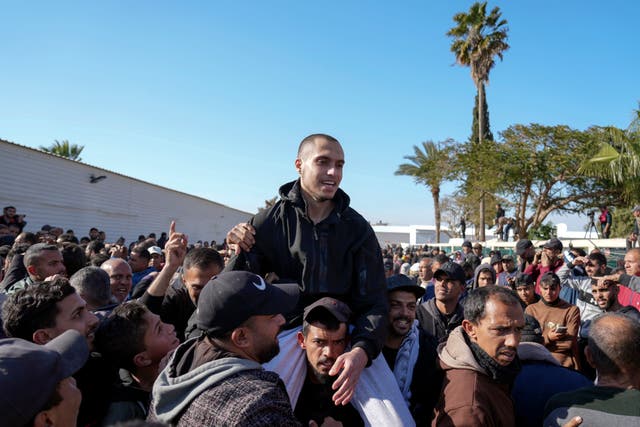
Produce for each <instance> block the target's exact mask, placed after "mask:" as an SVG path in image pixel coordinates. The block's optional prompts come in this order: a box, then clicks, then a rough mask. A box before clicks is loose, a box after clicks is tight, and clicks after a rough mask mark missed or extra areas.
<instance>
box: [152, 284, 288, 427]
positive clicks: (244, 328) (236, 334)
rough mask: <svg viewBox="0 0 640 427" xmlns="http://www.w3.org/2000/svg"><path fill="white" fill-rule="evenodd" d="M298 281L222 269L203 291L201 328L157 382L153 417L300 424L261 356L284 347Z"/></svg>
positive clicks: (200, 422)
mask: <svg viewBox="0 0 640 427" xmlns="http://www.w3.org/2000/svg"><path fill="white" fill-rule="evenodd" d="M298 296H299V290H298V286H297V285H296V284H278V285H271V284H269V283H266V282H265V281H264V280H263V279H262V278H261V277H260V276H257V275H255V274H252V273H249V272H245V271H232V272H227V273H222V274H219V275H218V276H216V277H214V278H213V279H211V281H210V282H209V283H208V284H207V286H205V287H204V289H203V290H202V292H201V293H200V298H199V299H198V309H197V310H198V311H197V313H198V314H197V318H198V328H200V329H201V330H202V331H203V334H202V335H201V336H200V337H199V338H193V339H190V340H188V341H186V342H185V343H183V344H182V345H180V346H179V347H178V348H177V349H176V350H175V352H174V353H173V355H172V357H171V359H170V360H169V363H168V364H167V366H166V368H165V369H164V370H163V371H162V372H161V373H160V375H159V376H158V379H157V380H156V382H155V384H154V385H153V392H152V403H151V408H150V411H149V420H152V421H156V420H157V421H161V422H164V423H167V424H171V425H173V426H178V427H180V426H212V425H246V426H269V427H273V426H297V425H298V422H297V421H296V419H295V417H294V415H293V411H292V409H291V403H290V402H289V397H288V395H287V391H286V389H285V387H284V384H283V383H282V381H281V380H280V378H279V377H278V375H277V374H276V373H274V372H269V371H265V370H264V369H263V368H262V366H261V364H262V363H265V362H268V361H269V360H271V359H272V358H273V357H275V356H276V355H277V354H278V352H279V351H280V347H279V344H278V332H279V331H280V328H281V327H282V326H283V325H284V323H285V320H284V317H283V314H286V313H287V312H289V311H291V310H293V309H294V308H295V306H296V304H297V302H298Z"/></svg>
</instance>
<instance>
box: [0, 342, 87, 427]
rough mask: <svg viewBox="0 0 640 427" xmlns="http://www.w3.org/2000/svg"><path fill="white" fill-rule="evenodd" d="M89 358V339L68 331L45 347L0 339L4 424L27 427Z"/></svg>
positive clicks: (0, 394) (0, 410) (0, 405)
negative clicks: (60, 384) (54, 393)
mask: <svg viewBox="0 0 640 427" xmlns="http://www.w3.org/2000/svg"><path fill="white" fill-rule="evenodd" d="M88 358H89V347H88V346H87V340H86V339H85V338H84V337H83V336H82V335H80V333H79V332H78V331H75V330H68V331H65V332H63V333H62V334H60V335H58V336H57V337H55V338H54V339H52V340H51V341H49V342H48V343H47V344H45V345H38V344H34V343H32V342H29V341H25V340H23V339H20V338H7V339H3V340H0V414H2V415H1V417H2V425H3V426H8V427H13V426H20V427H21V426H24V425H26V424H27V423H28V422H29V421H30V420H31V419H32V418H33V417H34V416H35V415H36V414H37V413H38V412H39V411H41V410H42V408H43V407H44V405H45V404H46V403H47V400H48V399H49V398H50V397H51V395H52V394H53V392H54V391H55V390H56V388H57V387H58V383H59V382H60V381H62V380H64V379H65V378H68V377H70V376H71V375H73V374H75V373H76V372H78V371H79V370H80V368H82V367H83V366H84V364H85V363H86V362H87V359H88Z"/></svg>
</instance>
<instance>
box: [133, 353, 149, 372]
mask: <svg viewBox="0 0 640 427" xmlns="http://www.w3.org/2000/svg"><path fill="white" fill-rule="evenodd" d="M151 363H153V361H152V360H151V359H149V357H148V355H147V352H146V351H141V352H140V353H138V354H136V355H135V356H133V364H134V365H136V367H138V368H145V367H147V366H149V365H151Z"/></svg>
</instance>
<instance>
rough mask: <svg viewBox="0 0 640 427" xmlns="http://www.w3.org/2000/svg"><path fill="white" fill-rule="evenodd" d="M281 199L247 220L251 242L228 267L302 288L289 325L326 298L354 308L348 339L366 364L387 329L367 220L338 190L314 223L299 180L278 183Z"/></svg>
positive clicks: (378, 258)
mask: <svg viewBox="0 0 640 427" xmlns="http://www.w3.org/2000/svg"><path fill="white" fill-rule="evenodd" d="M280 197H281V198H280V200H279V201H278V202H276V204H275V205H274V206H273V207H272V208H271V209H268V210H264V211H262V212H259V213H258V214H257V215H256V216H254V217H253V218H252V219H251V221H250V223H251V225H253V227H254V228H255V229H256V235H255V241H256V243H255V245H254V246H253V248H252V249H251V252H249V253H248V254H245V253H242V254H241V256H238V257H236V258H235V259H233V260H232V261H231V262H230V263H229V265H228V266H227V268H226V269H227V270H242V269H244V270H250V271H252V272H254V273H256V274H259V275H261V276H264V275H265V274H266V273H269V272H274V273H276V274H277V275H278V277H279V278H280V280H281V281H294V282H296V283H298V285H299V286H300V290H301V295H300V300H299V301H298V307H297V308H296V310H294V312H293V313H291V314H290V315H288V316H287V321H288V326H290V327H293V326H297V325H300V324H301V323H302V312H303V309H304V307H306V306H307V305H309V304H311V303H313V302H315V301H316V300H318V299H320V298H322V297H325V296H330V297H333V298H336V299H339V300H341V301H344V302H345V303H347V304H348V305H349V306H350V307H351V309H352V311H353V319H352V320H353V324H354V326H355V328H354V330H353V331H352V334H351V343H352V345H353V346H354V347H361V348H362V349H363V350H364V351H365V352H366V353H367V355H368V357H369V363H370V362H371V361H372V360H373V359H374V358H375V357H376V356H377V355H378V354H379V353H380V350H381V349H382V345H383V343H384V338H385V335H386V329H387V322H388V320H387V312H388V306H387V290H386V281H385V277H384V270H383V265H382V254H381V251H380V246H379V244H378V240H377V238H376V235H375V233H374V232H373V229H372V228H371V226H370V225H369V223H368V222H367V221H366V220H365V219H364V218H363V217H362V216H361V215H360V214H358V213H357V212H356V211H355V210H353V209H352V208H350V207H349V201H350V200H349V196H348V195H347V194H346V193H345V192H344V191H342V190H341V189H338V191H337V192H336V194H335V196H334V198H333V202H334V203H335V208H334V209H333V211H332V212H331V214H329V216H328V217H327V218H325V219H324V220H323V221H321V222H319V223H318V224H314V223H313V222H312V221H311V220H310V219H309V217H308V215H307V207H306V203H305V201H304V199H303V197H302V192H301V189H300V181H299V180H297V181H293V182H290V183H287V184H285V185H283V186H282V187H280Z"/></svg>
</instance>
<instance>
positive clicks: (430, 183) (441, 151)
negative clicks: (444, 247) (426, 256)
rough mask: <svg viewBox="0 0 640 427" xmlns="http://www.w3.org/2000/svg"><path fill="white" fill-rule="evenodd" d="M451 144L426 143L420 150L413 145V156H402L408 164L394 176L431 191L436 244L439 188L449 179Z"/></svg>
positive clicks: (438, 231) (438, 230)
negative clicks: (421, 185) (413, 182)
mask: <svg viewBox="0 0 640 427" xmlns="http://www.w3.org/2000/svg"><path fill="white" fill-rule="evenodd" d="M453 144H454V141H453V140H451V139H449V140H446V141H442V142H438V143H435V142H433V141H426V142H423V143H422V148H420V147H419V146H416V145H414V146H413V153H414V154H413V155H411V156H404V159H405V160H408V161H409V162H410V163H403V164H401V165H400V166H398V170H396V172H395V175H405V176H411V177H413V179H414V181H415V182H416V183H417V184H423V185H426V186H427V187H428V188H429V189H430V190H431V196H432V197H433V208H434V211H435V222H436V243H440V218H441V212H440V187H441V185H442V183H443V182H445V181H447V180H448V179H450V178H451V173H452V171H453V164H452V147H453Z"/></svg>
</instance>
